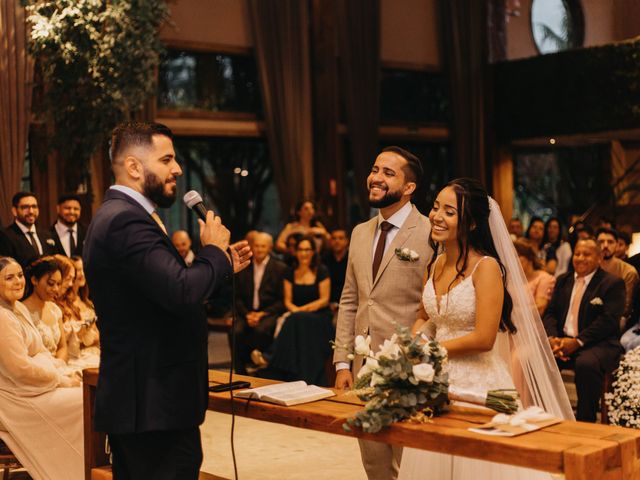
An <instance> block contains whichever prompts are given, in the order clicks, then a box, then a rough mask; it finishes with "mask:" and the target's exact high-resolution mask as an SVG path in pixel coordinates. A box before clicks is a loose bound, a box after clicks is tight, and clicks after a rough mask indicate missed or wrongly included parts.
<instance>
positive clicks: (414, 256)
mask: <svg viewBox="0 0 640 480" xmlns="http://www.w3.org/2000/svg"><path fill="white" fill-rule="evenodd" d="M409 257H410V258H411V261H412V262H417V261H418V259H419V258H420V255H418V252H414V251H413V250H411V253H410V254H409Z"/></svg>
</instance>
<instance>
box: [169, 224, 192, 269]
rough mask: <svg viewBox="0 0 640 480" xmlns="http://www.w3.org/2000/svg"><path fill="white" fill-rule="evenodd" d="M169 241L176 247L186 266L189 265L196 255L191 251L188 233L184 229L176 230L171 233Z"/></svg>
mask: <svg viewBox="0 0 640 480" xmlns="http://www.w3.org/2000/svg"><path fill="white" fill-rule="evenodd" d="M171 243H173V246H174V247H176V250H177V251H178V253H179V254H180V256H181V257H182V259H183V260H184V263H186V264H187V267H190V266H191V264H192V263H193V259H194V258H196V255H195V254H194V253H193V250H191V238H189V234H188V233H187V232H185V231H184V230H176V231H175V232H173V235H171Z"/></svg>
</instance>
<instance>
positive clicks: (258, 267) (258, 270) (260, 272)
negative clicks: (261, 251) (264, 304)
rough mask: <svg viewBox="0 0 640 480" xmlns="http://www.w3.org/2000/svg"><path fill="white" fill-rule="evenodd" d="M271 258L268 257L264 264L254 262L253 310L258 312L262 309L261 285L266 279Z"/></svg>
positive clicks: (263, 261)
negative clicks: (263, 278)
mask: <svg viewBox="0 0 640 480" xmlns="http://www.w3.org/2000/svg"><path fill="white" fill-rule="evenodd" d="M270 258H271V257H270V256H269V255H267V256H266V257H265V259H264V260H262V263H258V262H255V261H254V262H253V305H252V306H253V309H254V310H258V309H259V308H260V294H259V292H260V285H261V284H262V277H264V271H265V269H266V268H267V263H269V259H270Z"/></svg>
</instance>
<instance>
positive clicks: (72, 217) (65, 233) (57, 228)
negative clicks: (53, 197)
mask: <svg viewBox="0 0 640 480" xmlns="http://www.w3.org/2000/svg"><path fill="white" fill-rule="evenodd" d="M56 212H57V213H58V220H57V221H56V223H54V224H53V226H52V227H51V238H53V240H54V241H55V243H56V246H55V250H56V252H55V253H58V254H60V255H66V256H67V257H72V256H74V255H82V245H84V237H85V236H86V234H87V228H86V227H85V226H84V225H81V224H80V223H79V222H78V220H80V214H81V213H82V207H81V205H80V197H79V196H78V195H76V194H73V193H68V194H65V195H61V196H60V198H58V205H57V207H56Z"/></svg>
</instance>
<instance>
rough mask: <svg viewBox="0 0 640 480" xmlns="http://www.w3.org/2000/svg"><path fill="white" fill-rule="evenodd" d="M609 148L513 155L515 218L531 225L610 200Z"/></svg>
mask: <svg viewBox="0 0 640 480" xmlns="http://www.w3.org/2000/svg"><path fill="white" fill-rule="evenodd" d="M610 155H611V152H610V148H609V147H608V146H606V145H605V146H592V147H579V148H558V149H553V150H549V149H519V150H516V151H514V156H513V160H514V175H513V176H514V199H513V202H514V205H513V214H514V216H517V217H519V218H520V219H521V220H522V223H523V225H524V226H525V228H526V226H527V225H529V221H530V219H531V217H533V216H537V217H541V218H543V219H544V220H546V219H548V218H549V217H553V216H555V217H558V218H560V219H561V220H562V222H563V223H564V224H565V225H566V224H567V222H568V221H569V217H570V216H571V215H572V214H574V213H577V214H582V213H584V212H585V211H586V210H587V209H588V208H589V207H591V205H592V204H593V203H594V202H598V203H601V204H602V203H605V202H606V199H608V198H610V196H609V195H610V193H611V187H610V185H609V179H610V169H609V168H608V164H609V163H608V162H609V158H610Z"/></svg>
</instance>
